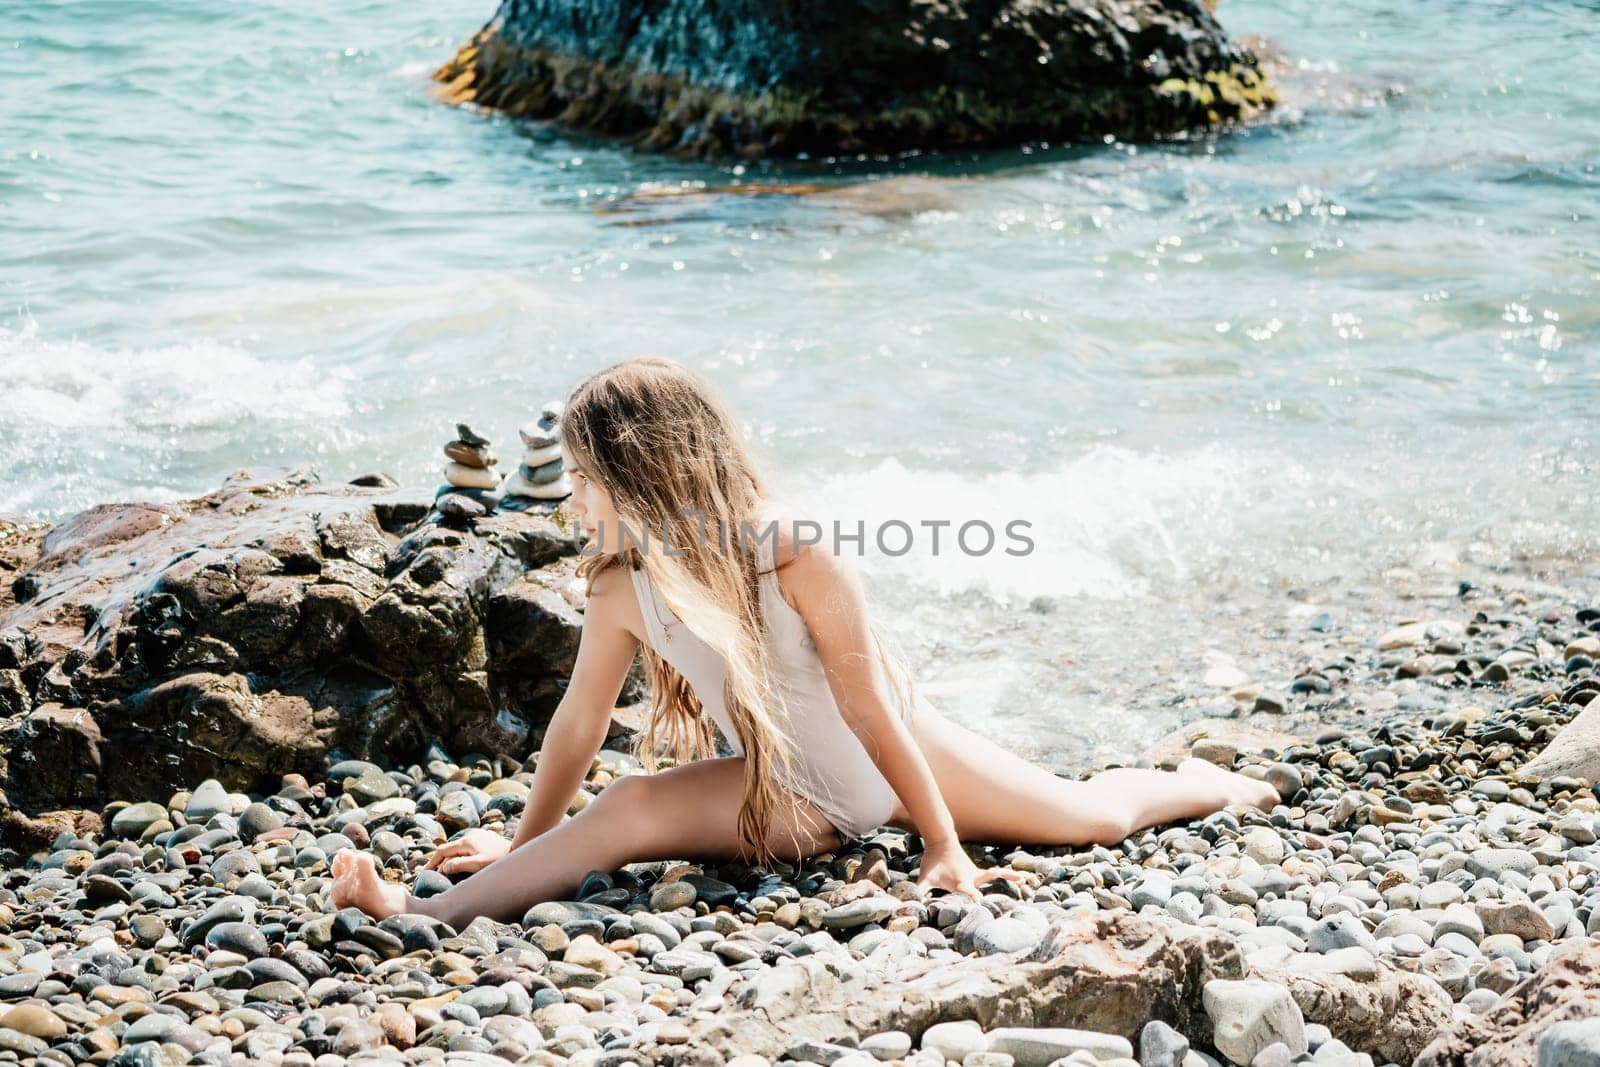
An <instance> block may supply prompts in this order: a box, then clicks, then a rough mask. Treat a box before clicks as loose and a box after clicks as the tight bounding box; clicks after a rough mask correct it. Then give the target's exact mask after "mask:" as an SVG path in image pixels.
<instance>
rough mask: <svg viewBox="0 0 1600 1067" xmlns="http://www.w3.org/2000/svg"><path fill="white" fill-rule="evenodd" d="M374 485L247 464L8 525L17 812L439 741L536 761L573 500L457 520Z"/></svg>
mask: <svg viewBox="0 0 1600 1067" xmlns="http://www.w3.org/2000/svg"><path fill="white" fill-rule="evenodd" d="M365 481H368V482H369V483H372V484H365V485H333V486H329V485H322V484H320V483H319V481H318V480H317V478H316V476H315V474H314V473H313V472H310V471H300V472H295V473H292V474H290V475H289V476H288V477H285V478H282V479H278V480H258V479H254V478H252V477H250V476H249V475H248V474H241V475H238V476H235V478H233V479H231V480H230V481H229V482H228V483H227V484H226V485H225V486H224V487H223V488H222V489H220V490H218V491H217V492H214V493H211V494H209V495H207V496H204V497H201V498H199V499H197V500H191V501H185V502H182V503H176V504H111V505H102V506H99V507H94V508H91V509H89V510H88V511H85V512H83V513H81V514H79V515H77V516H75V517H73V518H71V519H69V520H67V521H65V522H63V523H61V524H60V525H58V526H56V527H54V528H53V529H49V530H48V531H47V532H46V531H44V530H43V529H42V528H40V527H39V526H38V525H37V524H31V525H30V524H21V523H13V524H10V525H7V526H5V527H3V528H0V567H4V568H6V569H7V571H8V572H9V573H7V574H6V575H4V577H7V578H9V581H7V582H6V589H5V595H6V596H7V597H8V598H9V599H8V600H7V601H6V602H5V603H0V713H3V714H4V716H5V717H4V718H3V719H0V731H3V732H0V753H4V755H3V756H0V760H3V762H4V774H5V789H6V793H7V797H8V799H9V802H10V804H12V805H15V806H17V807H19V808H23V809H26V810H29V811H35V812H37V811H42V810H46V809H53V808H54V809H59V808H81V807H98V806H99V805H101V804H103V803H104V802H106V801H107V800H109V799H110V798H112V797H117V796H130V795H131V796H156V795H161V794H162V793H163V792H164V791H170V790H171V789H172V788H173V787H174V783H176V782H181V781H195V780H199V779H202V778H213V777H214V778H217V779H219V780H221V781H222V782H224V783H225V784H227V785H228V786H230V787H232V788H239V789H246V788H250V787H252V786H254V785H257V784H259V783H262V782H272V781H276V780H277V779H278V778H279V777H280V776H281V775H282V774H283V773H284V772H286V771H291V770H299V771H306V772H316V771H320V770H321V768H322V767H323V766H324V765H325V761H326V760H327V759H330V758H342V757H359V758H366V759H374V760H379V761H384V762H387V763H395V762H400V761H402V760H404V759H407V758H412V757H414V756H415V755H416V754H418V753H420V752H421V751H423V749H424V748H425V747H426V745H427V744H428V743H429V742H430V741H433V740H440V741H443V742H445V743H447V744H449V745H450V746H451V747H452V748H454V749H455V750H457V751H482V752H488V753H493V752H507V753H511V754H514V755H517V756H523V755H526V752H527V750H528V748H529V747H530V745H531V744H532V743H533V741H534V740H535V739H536V737H537V735H538V731H539V730H540V728H541V727H542V726H543V724H544V722H545V721H546V720H547V718H548V716H549V714H550V712H551V711H553V710H554V707H555V705H556V703H557V702H558V701H559V699H560V696H561V683H562V679H564V678H565V677H566V676H567V675H568V674H569V673H570V671H571V667H572V662H573V659H574V657H575V655H576V648H577V636H578V630H579V627H580V624H581V614H580V609H581V604H582V591H581V589H579V588H578V587H577V584H576V582H575V580H574V575H573V567H574V565H575V563H576V556H575V555H574V552H575V550H574V548H573V545H572V540H571V536H570V531H569V530H567V529H564V528H563V526H562V525H561V524H560V519H561V514H560V513H559V512H552V511H551V509H549V508H545V509H543V510H542V511H541V510H538V509H534V510H529V511H526V512H507V513H504V514H497V515H494V516H492V517H490V518H486V519H483V520H480V521H478V522H476V523H473V524H471V525H470V526H468V525H462V524H454V525H452V524H446V523H442V522H441V521H440V518H439V514H438V513H437V512H436V511H433V510H432V509H431V505H432V500H431V497H430V496H429V495H428V494H426V493H423V494H418V493H417V492H414V491H408V490H404V489H400V488H397V487H395V486H394V485H393V483H392V482H389V481H388V480H387V479H384V478H381V477H380V478H373V479H366V480H365Z"/></svg>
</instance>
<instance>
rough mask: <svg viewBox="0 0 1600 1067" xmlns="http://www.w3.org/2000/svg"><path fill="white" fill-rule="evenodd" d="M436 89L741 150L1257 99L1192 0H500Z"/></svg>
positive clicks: (1187, 120) (1213, 115)
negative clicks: (811, 0) (806, 0)
mask: <svg viewBox="0 0 1600 1067" xmlns="http://www.w3.org/2000/svg"><path fill="white" fill-rule="evenodd" d="M436 77H437V78H438V80H439V81H441V82H444V83H445V89H444V92H443V95H444V97H445V99H447V100H451V101H453V102H460V103H468V102H470V103H474V104H477V105H479V106H482V107H487V108H493V109H497V110H500V111H504V112H506V113H508V114H511V115H514V116H524V117H529V118H546V119H556V120H559V121H560V122H562V123H564V124H566V125H568V126H572V127H576V128H582V129H589V130H596V131H600V132H603V133H610V134H619V135H623V136H625V137H628V138H630V139H631V140H633V141H634V142H635V143H637V144H639V145H640V146H642V147H646V148H650V149H656V150H664V151H673V152H679V153H687V154H694V155H713V156H715V155H730V154H739V155H744V156H747V157H759V156H769V155H770V156H794V155H799V154H802V153H809V154H811V155H838V154H845V153H848V154H855V153H860V152H874V153H877V152H896V151H904V150H910V149H940V148H960V147H969V146H988V145H1006V144H1017V143H1023V142H1028V141H1034V140H1060V141H1068V140H1086V139H1099V138H1102V137H1104V136H1105V135H1107V134H1111V135H1114V136H1116V137H1119V138H1125V139H1148V138H1152V137H1159V136H1163V135H1170V134H1175V133H1178V132H1180V131H1185V130H1191V129H1196V128H1200V127H1208V126H1218V125H1223V124H1226V123H1230V122H1234V121H1239V120H1244V119H1248V118H1250V117H1251V116H1253V115H1254V114H1256V113H1258V112H1259V111H1261V110H1263V109H1265V108H1268V107H1271V106H1272V105H1273V104H1274V103H1275V101H1276V97H1275V94H1274V93H1273V91H1272V89H1271V87H1270V85H1269V84H1268V82H1267V80H1266V78H1265V77H1264V75H1263V73H1262V69H1261V63H1260V61H1259V60H1258V59H1257V57H1256V56H1255V55H1254V54H1253V53H1251V52H1250V51H1248V50H1246V49H1245V48H1243V47H1242V46H1240V45H1238V44H1236V43H1234V42H1233V41H1231V40H1230V39H1229V38H1228V36H1227V34H1226V33H1224V32H1223V29H1222V27H1221V26H1220V25H1219V24H1218V22H1217V21H1216V19H1215V18H1214V17H1213V16H1212V15H1211V13H1210V11H1209V10H1208V9H1207V7H1206V6H1205V5H1204V4H1203V3H1201V2H1200V0H831V2H827V3H803V2H796V0H759V2H755V3H748V2H743V3H741V2H727V0H662V2H659V3H649V4H645V3H638V2H627V0H501V4H500V8H499V11H498V12H497V13H496V14H495V17H494V18H493V19H492V20H491V21H490V22H489V24H488V25H487V26H485V27H484V28H483V29H482V30H481V31H479V33H478V34H477V36H475V37H474V38H473V40H472V41H470V42H469V43H468V44H467V45H466V46H465V47H463V48H462V49H461V51H460V52H459V53H457V55H456V56H455V58H454V59H453V60H451V61H450V62H449V63H447V64H446V65H445V66H444V67H443V68H441V69H440V70H439V72H438V73H437V75H436Z"/></svg>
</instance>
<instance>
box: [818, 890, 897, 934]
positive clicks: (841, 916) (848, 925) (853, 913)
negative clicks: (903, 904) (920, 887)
mask: <svg viewBox="0 0 1600 1067" xmlns="http://www.w3.org/2000/svg"><path fill="white" fill-rule="evenodd" d="M899 906H900V902H899V901H898V900H896V899H895V898H894V897H890V896H881V895H879V896H870V897H862V898H861V899H859V900H852V901H850V902H848V903H846V904H840V905H839V906H838V907H834V908H829V909H828V910H827V911H826V912H824V913H823V915H822V925H823V926H825V927H827V928H828V929H830V930H851V929H854V928H855V927H857V926H865V925H867V924H868V923H875V922H882V921H883V920H885V919H887V918H888V917H889V916H891V915H893V914H894V911H895V909H896V908H898V907H899Z"/></svg>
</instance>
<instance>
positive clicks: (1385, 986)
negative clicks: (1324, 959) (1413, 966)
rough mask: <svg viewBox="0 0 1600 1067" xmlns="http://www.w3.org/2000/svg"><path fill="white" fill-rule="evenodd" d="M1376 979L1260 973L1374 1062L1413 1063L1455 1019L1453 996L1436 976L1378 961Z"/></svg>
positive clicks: (1334, 974)
mask: <svg viewBox="0 0 1600 1067" xmlns="http://www.w3.org/2000/svg"><path fill="white" fill-rule="evenodd" d="M1373 962H1374V964H1375V965H1376V967H1375V969H1376V977H1374V978H1362V977H1357V976H1355V975H1351V974H1343V973H1337V972H1331V971H1313V972H1305V971H1287V970H1285V971H1271V972H1268V971H1264V970H1263V971H1257V972H1256V974H1257V976H1258V977H1261V978H1265V979H1267V980H1268V981H1271V982H1276V983H1278V984H1280V985H1283V986H1285V987H1287V988H1288V990H1289V995H1290V996H1292V997H1294V1001H1295V1003H1296V1004H1298V1005H1299V1006H1300V1012H1301V1014H1302V1015H1304V1016H1305V1020H1306V1022H1308V1023H1321V1024H1322V1025H1323V1026H1326V1027H1327V1028H1328V1029H1329V1030H1330V1031H1332V1032H1333V1036H1334V1037H1336V1038H1338V1039H1339V1040H1341V1041H1343V1042H1344V1043H1345V1044H1346V1045H1349V1046H1350V1047H1351V1048H1352V1049H1354V1050H1356V1051H1357V1052H1370V1053H1371V1054H1372V1056H1373V1058H1374V1059H1380V1060H1387V1061H1390V1062H1393V1063H1410V1062H1411V1061H1412V1060H1413V1059H1414V1058H1415V1057H1416V1055H1417V1053H1418V1052H1420V1051H1421V1050H1422V1048H1423V1046H1424V1045H1426V1044H1427V1043H1428V1042H1429V1041H1431V1040H1433V1038H1434V1036H1435V1035H1436V1034H1437V1033H1438V1032H1439V1031H1440V1030H1441V1029H1442V1028H1443V1027H1445V1026H1448V1025H1449V1023H1450V1019H1451V1014H1450V1007H1451V1001H1450V994H1448V993H1446V992H1445V991H1444V989H1443V987H1441V986H1440V985H1439V983H1437V982H1435V981H1434V980H1433V979H1432V978H1429V977H1427V976H1426V975H1422V974H1414V973H1411V972H1408V971H1400V970H1396V969H1395V968H1394V967H1393V966H1392V965H1390V964H1389V963H1388V962H1387V961H1385V960H1381V959H1379V960H1374V961H1373Z"/></svg>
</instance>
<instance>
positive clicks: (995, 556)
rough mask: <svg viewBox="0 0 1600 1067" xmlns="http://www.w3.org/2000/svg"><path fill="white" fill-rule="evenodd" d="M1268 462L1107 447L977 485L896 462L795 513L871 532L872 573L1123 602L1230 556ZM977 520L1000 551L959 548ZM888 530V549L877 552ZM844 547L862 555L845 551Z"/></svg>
mask: <svg viewBox="0 0 1600 1067" xmlns="http://www.w3.org/2000/svg"><path fill="white" fill-rule="evenodd" d="M1268 462H1269V461H1267V460H1266V459H1265V458H1257V457H1249V456H1243V455H1240V454H1237V453H1232V452H1229V451H1226V450H1224V449H1222V448H1219V447H1208V448H1201V449H1196V450H1193V451H1189V452H1183V453H1178V454H1173V455H1154V454H1146V453H1138V452H1134V451H1132V450H1130V449H1127V448H1122V447H1115V446H1100V447H1096V448H1093V449H1090V450H1089V451H1087V452H1085V453H1083V454H1081V455H1079V456H1077V457H1075V458H1072V459H1068V460H1066V461H1064V462H1062V463H1061V464H1060V465H1058V466H1056V467H1054V468H1052V469H1049V470H1045V471H1041V472H1037V473H1026V474H1023V473H1014V472H1001V473H993V474H985V475H981V476H976V477H974V476H967V475H961V474H957V473H953V472H948V471H922V470H912V469H908V468H907V467H906V466H905V465H903V464H902V463H900V462H899V461H897V460H893V459H890V460H885V461H884V462H882V463H880V464H879V465H878V466H877V467H875V468H873V469H871V470H867V471H863V472H861V473H855V474H848V475H841V476H839V477H836V478H834V479H832V480H830V481H829V482H827V483H826V484H824V485H822V486H820V487H818V488H817V489H815V490H814V491H812V492H809V493H805V494H803V495H801V494H797V501H800V500H803V501H804V504H805V505H806V506H807V507H809V508H811V509H813V511H814V513H816V514H818V515H825V516H828V517H829V519H830V520H834V519H836V520H838V521H839V522H840V523H841V527H842V529H843V530H844V531H845V532H847V533H848V532H853V531H854V530H855V529H856V523H857V522H864V523H865V529H866V532H867V538H866V542H867V543H866V547H865V550H864V552H863V555H864V556H867V557H871V566H872V569H873V570H874V571H876V572H879V573H886V574H892V575H895V576H897V577H904V578H906V579H909V580H912V581H915V582H918V583H920V584H923V585H925V586H927V587H931V588H933V589H935V590H937V591H939V592H941V593H946V594H953V593H958V592H963V591H969V590H970V591H976V592H980V593H984V594H987V595H989V596H992V597H994V598H996V599H999V600H1007V599H1011V598H1020V599H1023V600H1027V599H1029V598H1032V597H1037V596H1090V597H1097V598H1120V597H1127V596H1141V595H1144V594H1147V593H1149V592H1150V591H1151V590H1152V588H1153V587H1154V586H1157V585H1161V584H1166V583H1172V582H1183V581H1186V580H1188V579H1189V578H1191V577H1192V575H1193V571H1194V569H1195V567H1196V566H1201V565H1205V564H1209V563H1211V562H1213V561H1214V560H1215V559H1216V558H1217V556H1218V554H1219V553H1220V552H1225V551H1226V550H1227V548H1228V546H1229V544H1230V542H1231V541H1232V539H1233V538H1234V537H1235V536H1236V535H1237V533H1238V525H1239V522H1238V520H1239V516H1240V515H1241V514H1242V513H1244V512H1245V511H1247V509H1248V508H1249V506H1250V503H1251V500H1252V498H1254V497H1255V496H1258V495H1259V492H1260V485H1261V481H1262V479H1263V478H1265V477H1266V476H1267V475H1268V470H1267V469H1266V468H1267V463H1268ZM1270 477H1271V478H1272V479H1273V481H1274V483H1275V484H1276V485H1277V486H1279V487H1286V486H1292V485H1294V484H1296V483H1299V482H1303V481H1304V480H1306V478H1307V475H1306V473H1305V472H1304V471H1302V470H1300V469H1299V468H1297V467H1295V466H1293V465H1292V464H1291V465H1283V464H1281V463H1275V464H1274V465H1273V467H1272V469H1271V471H1270ZM895 520H898V521H900V522H903V523H906V524H908V525H909V526H910V527H911V530H912V531H913V533H914V537H913V538H912V539H911V546H910V550H909V551H907V552H905V553H904V554H903V555H890V554H889V553H891V552H898V550H899V549H900V547H901V546H902V545H903V544H905V541H906V538H905V534H904V533H903V532H902V531H901V530H899V529H897V528H895V527H891V526H886V525H885V524H888V523H892V522H894V521H895ZM975 520H977V521H982V522H984V523H987V524H988V525H989V526H990V527H992V528H993V529H994V531H995V533H996V541H995V548H994V549H993V550H991V551H987V552H983V551H981V549H982V547H983V542H984V540H985V538H984V537H983V536H982V531H981V530H980V529H977V528H974V529H973V530H972V531H971V532H970V536H969V539H968V547H969V548H970V549H972V550H973V551H972V552H970V553H969V552H967V551H963V550H962V548H961V547H960V546H959V545H958V544H957V542H956V538H955V531H956V529H957V528H959V527H960V526H961V525H962V524H963V523H967V522H971V521H975ZM1013 520H1021V521H1022V522H1026V523H1027V524H1029V525H1028V526H1027V527H1026V528H1024V529H1023V530H1022V531H1021V533H1020V535H1019V536H1016V537H1014V536H1008V534H1007V524H1008V523H1011V522H1012V521H1013ZM938 521H947V522H949V523H950V525H949V526H946V527H944V528H943V529H941V530H940V532H939V541H938V545H937V548H936V546H935V544H934V541H933V536H932V534H933V531H932V529H931V528H930V527H928V526H926V525H925V524H926V523H930V522H938ZM880 530H882V531H884V532H883V549H882V550H880V547H879V546H878V545H877V544H874V541H875V539H876V537H877V533H878V531H880ZM829 536H831V530H830V531H829ZM1022 538H1025V539H1027V540H1029V541H1031V542H1032V545H1031V548H1030V547H1029V546H1028V545H1027V544H1025V543H1024V541H1023V540H1022ZM842 547H843V550H844V551H846V552H850V553H854V552H856V551H857V549H856V547H855V546H854V545H853V544H851V543H848V542H846V543H844V544H843V546H842ZM1007 549H1011V550H1012V551H1013V552H1015V553H1017V554H1012V552H1008V551H1007Z"/></svg>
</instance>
